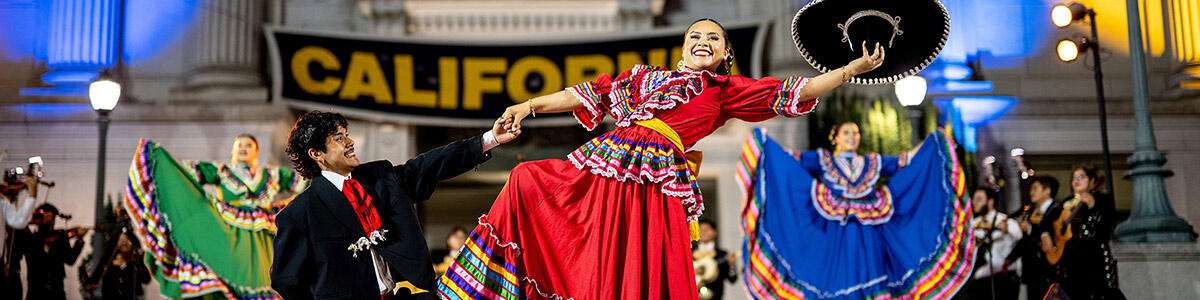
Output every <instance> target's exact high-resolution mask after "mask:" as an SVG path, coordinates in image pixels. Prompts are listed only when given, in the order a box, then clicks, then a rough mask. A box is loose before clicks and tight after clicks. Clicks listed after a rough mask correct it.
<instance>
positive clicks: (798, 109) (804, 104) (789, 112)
mask: <svg viewBox="0 0 1200 300" xmlns="http://www.w3.org/2000/svg"><path fill="white" fill-rule="evenodd" d="M808 80H809V78H804V77H800V76H788V77H787V78H784V79H783V82H780V83H779V87H777V88H775V95H774V96H772V97H771V110H774V111H775V113H776V114H778V115H781V116H785V117H797V116H803V115H807V114H808V113H810V112H812V111H813V109H816V108H817V103H818V102H820V100H819V98H813V99H800V91H801V90H803V89H804V86H805V85H807V84H808Z"/></svg>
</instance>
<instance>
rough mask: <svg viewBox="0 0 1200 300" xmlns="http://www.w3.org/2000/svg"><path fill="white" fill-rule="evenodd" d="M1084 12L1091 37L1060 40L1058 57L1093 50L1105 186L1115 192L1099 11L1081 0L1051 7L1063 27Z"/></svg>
mask: <svg viewBox="0 0 1200 300" xmlns="http://www.w3.org/2000/svg"><path fill="white" fill-rule="evenodd" d="M1084 16H1087V17H1088V21H1089V23H1091V24H1090V25H1091V27H1092V36H1091V38H1089V39H1083V40H1082V41H1080V42H1076V41H1074V40H1070V39H1064V40H1062V41H1059V42H1058V47H1056V48H1057V50H1058V59H1059V60H1062V61H1065V62H1070V61H1074V60H1075V59H1076V58H1078V57H1079V54H1083V53H1087V52H1088V51H1089V50H1090V51H1091V52H1092V64H1093V65H1094V66H1095V68H1094V69H1092V73H1093V74H1094V75H1095V76H1093V77H1095V78H1096V105H1097V106H1098V107H1099V108H1100V144H1101V149H1102V150H1101V151H1102V153H1103V156H1104V176H1105V178H1106V180H1108V184H1105V185H1104V189H1105V192H1108V194H1109V195H1113V175H1112V158H1111V156H1110V154H1109V151H1108V110H1107V109H1105V107H1104V75H1103V74H1104V71H1102V70H1101V69H1100V42H1099V38H1100V36H1099V35H1097V34H1096V11H1094V10H1091V9H1088V8H1087V7H1086V6H1083V4H1080V3H1079V2H1071V3H1070V4H1059V5H1055V6H1054V8H1053V9H1051V10H1050V18H1051V19H1052V20H1053V21H1054V25H1055V26H1058V27H1060V28H1062V27H1067V26H1069V25H1071V23H1073V22H1075V21H1079V20H1082V19H1083V17H1084Z"/></svg>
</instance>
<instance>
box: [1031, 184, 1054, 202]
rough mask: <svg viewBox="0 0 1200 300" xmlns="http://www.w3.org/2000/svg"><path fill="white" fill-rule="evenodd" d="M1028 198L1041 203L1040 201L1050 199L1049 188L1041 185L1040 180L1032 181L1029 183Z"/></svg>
mask: <svg viewBox="0 0 1200 300" xmlns="http://www.w3.org/2000/svg"><path fill="white" fill-rule="evenodd" d="M1029 199H1030V200H1032V201H1033V203H1034V204H1041V203H1042V201H1046V199H1050V189H1048V188H1045V187H1042V183H1041V182H1037V181H1034V182H1033V183H1032V184H1030V185H1029Z"/></svg>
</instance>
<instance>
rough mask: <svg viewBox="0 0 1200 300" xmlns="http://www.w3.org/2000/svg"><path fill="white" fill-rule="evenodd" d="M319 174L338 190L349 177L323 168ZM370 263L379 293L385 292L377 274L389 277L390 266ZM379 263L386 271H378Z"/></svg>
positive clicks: (381, 280) (381, 278)
mask: <svg viewBox="0 0 1200 300" xmlns="http://www.w3.org/2000/svg"><path fill="white" fill-rule="evenodd" d="M321 176H324V177H325V179H328V180H329V182H330V183H333V186H334V187H337V189H338V191H339V192H341V191H342V185H344V184H346V179H350V174H346V176H342V174H338V173H334V172H330V171H325V170H321ZM371 259H375V256H374V255H372V256H371ZM371 265H373V266H375V283H378V284H379V293H381V294H382V293H384V292H387V291H388V290H387V284H384V283H383V280H384V278H383V277H380V275H379V274H384V276H388V277H391V276H392V268H391V267H390V266H388V265H387V262H386V261H384V262H381V263H379V264H371ZM379 265H383V267H384V268H385V271H387V272H380V271H379ZM387 279H391V278H387Z"/></svg>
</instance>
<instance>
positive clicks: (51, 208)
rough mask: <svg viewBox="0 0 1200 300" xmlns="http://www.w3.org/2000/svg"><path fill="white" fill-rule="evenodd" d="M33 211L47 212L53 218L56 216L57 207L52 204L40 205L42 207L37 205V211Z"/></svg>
mask: <svg viewBox="0 0 1200 300" xmlns="http://www.w3.org/2000/svg"><path fill="white" fill-rule="evenodd" d="M35 210H40V211H44V212H49V213H52V214H54V215H55V216H57V215H58V207H55V206H54V204H50V203H42V205H39V206H38V207H37V209H35Z"/></svg>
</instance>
